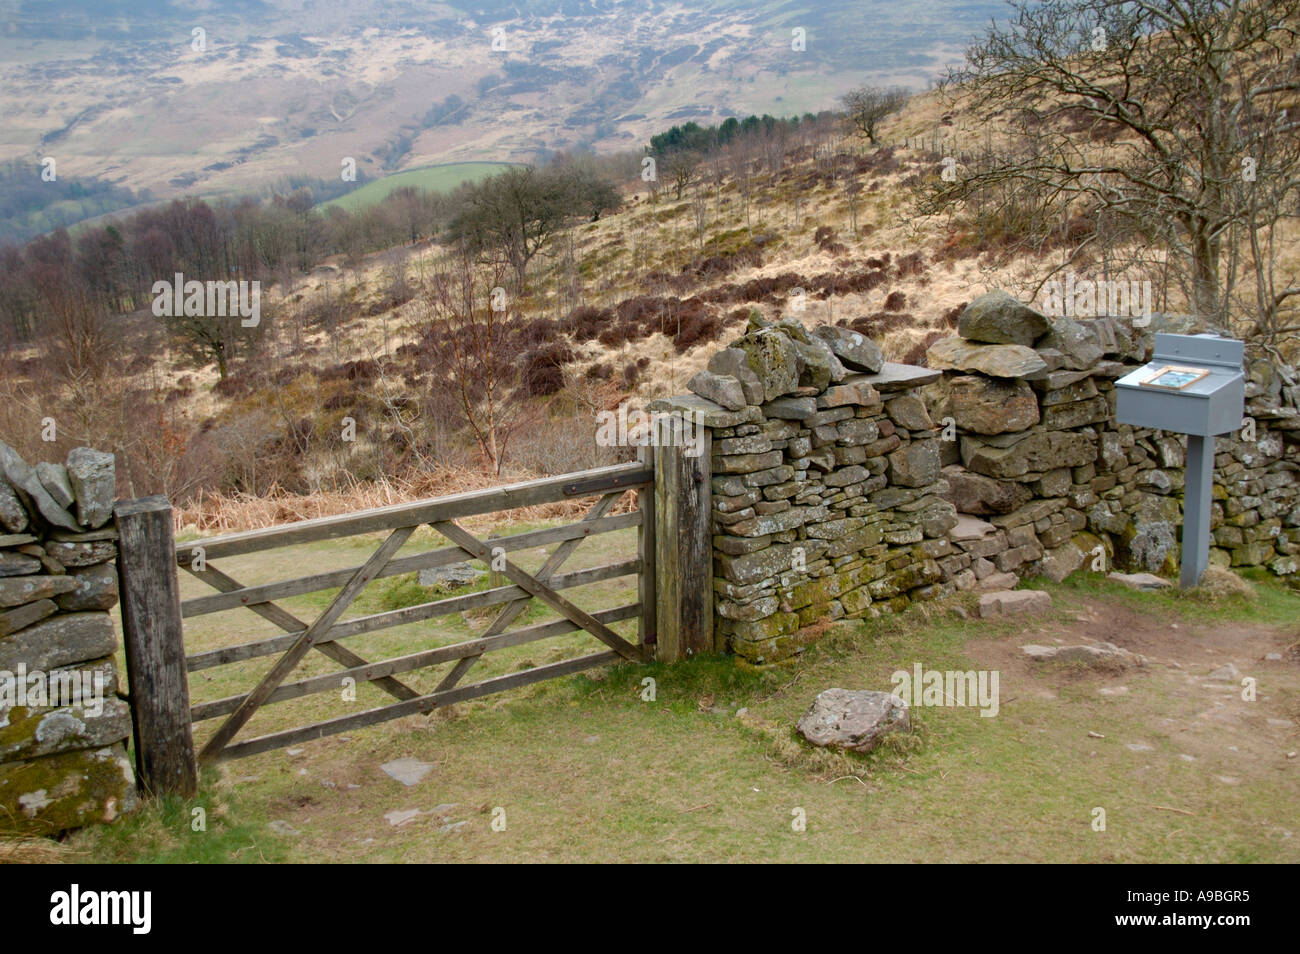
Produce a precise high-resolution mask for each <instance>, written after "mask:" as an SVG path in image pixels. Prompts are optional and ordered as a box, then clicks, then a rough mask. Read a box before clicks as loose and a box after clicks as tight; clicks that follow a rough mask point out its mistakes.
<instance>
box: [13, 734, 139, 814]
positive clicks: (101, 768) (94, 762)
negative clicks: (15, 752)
mask: <svg viewBox="0 0 1300 954" xmlns="http://www.w3.org/2000/svg"><path fill="white" fill-rule="evenodd" d="M137 804H138V799H137V796H136V788H135V774H134V772H133V770H132V768H131V762H130V760H129V759H128V758H127V756H126V747H125V746H124V745H121V744H118V745H111V746H105V747H103V748H99V749H84V750H81V751H78V752H63V753H59V754H57V755H47V756H44V757H42V758H37V759H31V760H28V761H25V762H6V763H3V764H0V830H3V831H6V832H7V833H12V834H40V835H50V834H55V833H57V832H60V831H66V830H68V829H70V828H81V827H82V826H84V825H89V824H92V823H95V822H111V821H113V820H115V819H116V818H118V817H119V816H121V815H123V814H125V813H127V812H130V811H134V810H135V808H136V806H137Z"/></svg>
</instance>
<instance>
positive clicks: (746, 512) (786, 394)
mask: <svg viewBox="0 0 1300 954" xmlns="http://www.w3.org/2000/svg"><path fill="white" fill-rule="evenodd" d="M937 378H938V374H937V373H935V372H930V371H926V370H925V369H921V368H905V367H903V366H901V365H892V364H886V363H885V361H884V360H883V357H882V356H881V354H880V350H879V349H878V348H877V347H876V346H875V344H874V343H872V342H871V341H870V340H868V339H866V338H865V337H863V336H862V335H860V334H857V333H855V332H852V331H848V330H846V329H842V328H836V327H829V326H820V327H817V328H814V329H813V330H812V331H811V332H810V331H808V330H807V329H806V328H805V327H804V326H803V325H802V324H801V323H800V322H798V321H797V320H794V319H788V318H787V319H785V320H783V321H781V322H778V323H776V324H774V325H768V324H766V323H764V322H761V321H757V320H756V321H753V322H751V325H750V328H749V330H748V332H747V334H746V335H745V336H744V337H742V338H741V339H739V340H737V341H735V342H733V343H732V344H731V346H730V347H728V348H726V349H724V350H723V351H721V352H719V353H718V354H716V355H714V357H713V359H712V360H711V361H710V364H709V370H708V371H705V372H701V373H700V374H699V375H697V376H696V377H695V378H693V379H692V380H691V381H690V382H689V384H688V386H689V387H690V388H691V390H693V391H694V392H696V395H697V396H694V397H690V398H685V399H682V398H676V399H668V400H665V401H660V402H656V403H655V404H652V405H651V406H650V410H652V411H677V412H682V411H689V412H694V413H697V414H703V415H704V423H705V424H706V426H709V427H710V428H711V429H712V455H713V456H712V460H711V467H712V475H713V476H712V501H713V513H712V517H713V532H714V537H713V546H714V556H715V560H714V571H715V579H714V590H715V609H716V620H715V626H716V631H717V633H718V635H719V637H720V641H722V642H723V644H724V645H725V648H728V649H730V650H731V651H733V652H735V653H736V654H737V655H738V656H740V657H741V658H742V659H743V660H745V661H747V662H748V663H750V664H753V665H759V666H762V665H770V664H772V663H775V662H779V661H781V660H783V659H786V658H788V657H789V656H791V655H793V654H795V653H797V652H799V651H800V650H801V649H802V647H803V646H804V645H805V643H806V642H807V640H808V638H809V636H810V632H809V630H810V627H813V626H814V624H816V623H818V622H821V621H825V620H835V619H841V618H860V617H863V616H867V615H877V614H879V613H880V612H881V611H882V610H886V611H888V610H897V609H900V608H902V607H903V606H906V605H907V604H908V603H909V602H910V601H912V600H921V599H933V598H935V597H937V596H941V595H943V594H944V593H945V592H949V591H951V590H952V588H953V587H952V584H951V583H950V582H946V581H945V578H944V573H943V570H942V569H941V567H940V565H939V563H938V560H939V559H940V558H943V557H946V556H948V555H949V554H950V553H951V552H952V548H951V544H950V543H949V541H948V539H947V532H948V530H949V529H950V528H951V527H952V526H953V524H955V523H956V519H957V518H956V513H955V510H954V508H953V507H952V505H951V504H950V503H949V502H948V501H946V500H945V499H944V498H943V495H944V494H945V493H947V491H948V487H947V485H946V484H945V483H944V482H943V481H942V480H941V479H940V475H939V469H940V453H939V448H938V437H939V428H938V427H937V426H936V425H935V423H934V421H933V420H932V419H931V418H930V415H929V413H928V412H927V410H926V408H925V405H924V403H923V402H922V401H921V400H920V398H919V397H918V396H917V394H916V391H915V389H916V388H917V387H919V386H920V385H922V384H924V383H927V382H929V381H933V380H937ZM812 632H815V630H812Z"/></svg>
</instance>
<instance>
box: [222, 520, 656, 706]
mask: <svg viewBox="0 0 1300 954" xmlns="http://www.w3.org/2000/svg"><path fill="white" fill-rule="evenodd" d="M432 526H433V528H434V529H435V530H437V531H438V532H439V533H441V534H442V535H443V536H444V537H446V538H447V539H448V540H450V541H451V542H452V543H454V544H456V546H458V547H460V548H461V549H462V550H464V551H465V552H466V553H468V554H469V555H470V556H472V557H474V558H475V559H478V560H482V561H483V562H485V563H487V564H488V566H491V565H492V551H491V549H490V548H489V547H488V546H487V544H485V543H484V542H483V541H482V540H479V539H478V538H477V537H474V536H473V535H471V534H469V533H466V532H465V531H464V530H462V529H461V528H460V526H459V525H457V524H456V523H455V522H453V521H451V520H440V521H438V522H436V523H434V524H433V525H432ZM501 562H502V563H504V565H505V569H504V570H502V572H503V573H505V575H506V576H507V577H508V578H509V579H510V581H511V582H512V583H514V584H515V585H516V586H518V587H519V588H521V589H524V590H527V591H528V592H529V593H532V594H533V596H535V597H537V598H538V599H539V600H541V601H542V602H543V603H545V604H546V605H547V606H549V607H551V608H552V609H553V610H555V611H556V612H558V613H560V614H561V615H562V616H564V617H565V618H566V619H568V620H569V621H570V622H573V623H576V624H577V625H579V626H581V627H582V628H583V629H585V630H586V631H587V632H589V633H591V635H593V636H595V637H596V638H597V639H599V640H600V641H601V642H602V643H604V644H605V645H606V646H609V647H610V648H611V649H613V650H615V651H616V652H617V653H618V654H619V655H620V656H622V657H623V658H624V659H630V660H632V661H633V662H644V661H645V656H644V654H643V651H642V649H641V647H640V646H634V645H632V644H631V643H629V642H628V641H627V640H626V639H624V638H623V637H622V636H620V635H618V633H616V632H614V631H613V630H612V629H610V628H609V627H608V626H606V625H605V624H604V623H602V622H600V621H599V620H597V619H595V618H594V617H593V616H591V615H590V614H589V613H587V612H586V611H584V610H582V609H580V608H579V607H577V606H574V605H573V604H572V603H570V602H569V601H568V600H566V599H565V598H564V597H563V596H561V595H560V594H559V593H557V592H555V590H553V589H551V588H550V587H549V586H547V585H546V584H545V583H542V582H540V581H539V580H537V579H535V578H534V577H532V576H530V575H529V574H528V573H525V572H524V571H523V570H521V569H520V568H519V567H517V566H515V565H514V564H513V563H511V562H510V561H509V560H503V561H501ZM232 718H233V717H232Z"/></svg>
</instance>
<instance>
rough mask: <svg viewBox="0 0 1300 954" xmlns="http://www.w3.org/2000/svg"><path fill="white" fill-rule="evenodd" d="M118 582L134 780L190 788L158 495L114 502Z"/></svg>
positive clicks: (173, 583)
mask: <svg viewBox="0 0 1300 954" xmlns="http://www.w3.org/2000/svg"><path fill="white" fill-rule="evenodd" d="M113 513H114V515H115V516H116V518H117V532H118V536H119V540H118V556H117V573H118V580H119V583H118V587H119V591H120V593H121V598H122V602H121V606H122V630H123V641H124V643H125V646H126V668H127V674H128V676H129V678H130V681H131V721H132V724H133V726H134V730H135V765H136V775H137V777H138V779H139V783H140V785H141V786H142V787H143V788H144V789H145V790H146V791H148V792H149V793H150V794H153V795H182V796H187V797H188V796H190V795H193V794H194V793H195V791H196V790H197V789H198V768H197V763H196V762H195V759H194V738H193V734H192V732H191V728H190V687H189V679H188V677H187V675H186V671H185V644H184V640H183V636H182V629H181V596H180V582H179V581H178V579H177V572H176V546H175V540H174V539H173V537H172V508H171V504H170V503H168V501H167V498H166V497H143V498H141V499H139V500H124V501H118V503H117V505H116V506H115V507H114V508H113Z"/></svg>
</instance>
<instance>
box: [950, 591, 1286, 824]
mask: <svg viewBox="0 0 1300 954" xmlns="http://www.w3.org/2000/svg"><path fill="white" fill-rule="evenodd" d="M1296 639H1297V632H1296V627H1295V625H1291V624H1288V625H1281V626H1278V625H1268V624H1263V623H1257V622H1236V621H1233V622H1224V621H1213V622H1209V621H1207V622H1190V621H1188V620H1186V619H1183V620H1178V621H1175V620H1170V619H1169V618H1168V616H1167V615H1163V614H1156V613H1152V612H1150V611H1145V610H1143V609H1140V608H1134V607H1132V606H1127V605H1124V604H1122V603H1119V602H1113V601H1107V600H1104V599H1103V600H1098V599H1094V600H1090V601H1089V602H1088V604H1087V605H1079V606H1072V605H1071V606H1066V607H1064V608H1063V611H1061V612H1058V613H1057V614H1056V616H1055V617H1054V618H1048V619H1044V620H1042V621H1041V622H1037V623H1029V624H1027V625H1025V626H1024V627H1023V628H1022V629H1020V630H1019V631H1017V632H1014V633H1011V634H1008V635H1005V636H997V637H994V638H989V639H979V638H977V639H973V640H971V641H970V642H969V643H968V645H967V653H968V655H969V656H970V657H971V658H972V659H973V660H974V661H975V662H976V663H977V665H979V666H980V667H981V668H988V669H996V670H998V671H1000V673H1001V693H1002V704H1003V706H1004V708H1006V707H1008V706H1014V705H1015V703H1016V700H1017V699H1018V698H1019V699H1026V700H1028V699H1061V700H1062V701H1069V702H1071V703H1075V704H1076V705H1072V706H1070V707H1069V709H1068V710H1063V711H1069V712H1071V713H1073V714H1074V717H1075V718H1076V720H1077V722H1076V725H1077V730H1078V732H1079V734H1080V735H1081V736H1085V737H1087V738H1088V739H1089V740H1091V741H1092V742H1095V748H1093V749H1092V750H1091V751H1090V754H1091V755H1096V754H1097V752H1098V751H1102V750H1104V749H1105V748H1108V747H1110V748H1114V747H1116V746H1118V747H1119V751H1120V754H1122V755H1123V756H1124V758H1125V760H1126V762H1127V763H1128V764H1129V765H1130V767H1131V771H1132V772H1133V773H1137V774H1143V773H1147V772H1162V771H1168V770H1170V768H1171V767H1172V766H1174V765H1181V766H1182V767H1183V768H1188V769H1192V770H1193V771H1195V773H1196V774H1197V775H1198V776H1199V783H1200V784H1201V785H1204V786H1205V787H1206V791H1207V792H1208V793H1212V792H1213V791H1214V790H1215V789H1218V788H1220V787H1222V786H1230V787H1236V786H1241V785H1250V784H1252V783H1255V782H1263V781H1265V780H1270V779H1277V778H1278V777H1279V776H1288V775H1293V774H1294V772H1295V771H1296V769H1297V768H1300V757H1297V756H1296V755H1295V754H1294V753H1295V752H1296V750H1297V749H1300V660H1297V657H1296V655H1295V653H1294V652H1293V651H1292V647H1293V646H1294V645H1295V643H1296ZM1101 642H1108V643H1113V644H1114V645H1116V646H1119V647H1121V648H1123V649H1126V650H1129V651H1130V652H1133V653H1136V654H1139V655H1141V656H1144V657H1146V659H1147V664H1146V665H1145V666H1133V667H1131V668H1129V669H1126V670H1124V671H1120V672H1105V671H1099V670H1094V669H1090V668H1087V667H1084V666H1064V665H1054V664H1051V663H1039V662H1035V661H1033V660H1031V659H1030V658H1029V657H1027V656H1026V655H1025V654H1024V652H1023V650H1022V649H1021V647H1022V646H1025V645H1027V644H1030V643H1037V644H1039V645H1046V646H1058V645H1059V646H1073V645H1079V644H1096V643H1101ZM1252 695H1253V698H1252ZM1078 703H1083V704H1082V705H1078ZM1106 724H1109V726H1110V728H1108V729H1106V731H1105V732H1098V731H1097V729H1098V728H1100V727H1104V726H1105V725H1106ZM1116 725H1118V726H1119V727H1120V728H1119V729H1118V730H1117V729H1116V728H1114V727H1115V726H1116ZM1278 834H1279V835H1280V836H1281V837H1286V838H1289V837H1291V835H1290V833H1289V832H1279V833H1278Z"/></svg>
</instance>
